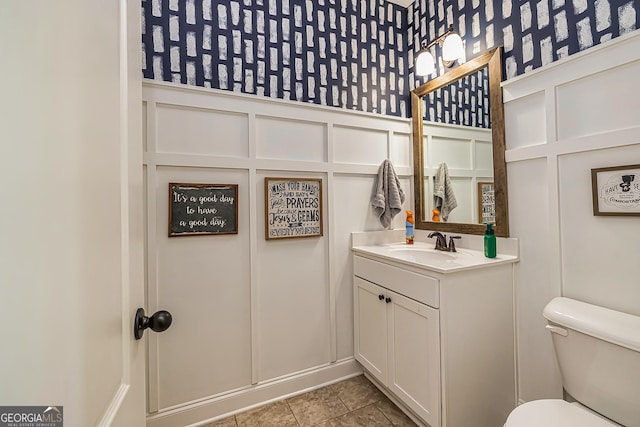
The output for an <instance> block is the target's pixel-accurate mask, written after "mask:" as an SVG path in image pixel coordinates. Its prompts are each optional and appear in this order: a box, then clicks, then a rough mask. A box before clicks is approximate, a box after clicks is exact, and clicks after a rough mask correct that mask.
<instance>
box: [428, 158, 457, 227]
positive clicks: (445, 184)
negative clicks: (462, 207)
mask: <svg viewBox="0 0 640 427" xmlns="http://www.w3.org/2000/svg"><path fill="white" fill-rule="evenodd" d="M433 204H434V205H435V206H434V207H435V208H436V209H438V210H439V211H440V219H442V221H445V222H446V221H447V219H448V218H449V213H450V212H451V211H452V210H454V209H455V208H456V207H457V206H458V201H457V200H456V196H455V194H453V186H452V185H451V178H449V168H448V167H447V164H446V163H444V162H443V163H440V166H439V167H438V171H437V172H436V176H435V182H434V188H433Z"/></svg>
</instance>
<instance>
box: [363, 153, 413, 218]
mask: <svg viewBox="0 0 640 427" xmlns="http://www.w3.org/2000/svg"><path fill="white" fill-rule="evenodd" d="M404 198H405V196H404V191H402V187H401V186H400V180H399V179H398V176H397V175H396V171H395V170H394V169H393V165H392V164H391V162H390V161H389V160H385V161H384V162H382V164H381V165H380V168H379V169H378V175H377V176H376V178H375V181H374V183H373V191H372V194H371V206H373V209H374V211H375V212H376V214H377V215H378V216H379V217H380V223H381V224H382V226H383V227H384V228H388V227H389V225H391V220H392V219H393V217H394V216H396V215H397V214H398V213H399V212H400V211H401V210H402V204H403V203H404Z"/></svg>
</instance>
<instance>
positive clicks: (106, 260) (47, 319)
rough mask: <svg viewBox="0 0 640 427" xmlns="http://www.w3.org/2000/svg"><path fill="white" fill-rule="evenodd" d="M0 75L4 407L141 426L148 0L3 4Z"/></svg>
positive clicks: (0, 395) (69, 423)
mask: <svg viewBox="0 0 640 427" xmlns="http://www.w3.org/2000/svg"><path fill="white" fill-rule="evenodd" d="M0 64H1V65H0V67H1V68H0V186H1V188H2V189H1V190H0V199H1V200H2V201H1V202H0V227H2V230H1V232H0V316H1V321H0V378H2V386H0V405H2V406H8V405H15V406H44V407H47V406H55V407H57V408H58V410H60V409H62V414H63V417H64V426H65V427H74V426H78V427H87V426H95V425H104V426H107V425H114V426H144V424H145V405H144V344H143V343H144V340H140V341H135V340H134V339H133V337H132V335H133V333H132V329H133V327H132V322H133V314H134V312H135V309H136V308H137V307H138V306H142V303H143V295H144V294H143V263H142V258H143V252H142V251H143V245H142V242H143V234H142V210H143V209H142V200H143V199H142V193H141V189H142V170H141V164H142V161H141V155H140V154H139V153H141V148H140V146H141V119H140V115H141V114H140V109H141V101H140V91H141V87H140V3H139V2H135V1H132V2H126V1H125V0H120V1H100V2H97V1H86V0H58V1H38V2H32V1H20V0H10V1H2V2H0ZM60 407H62V408H60Z"/></svg>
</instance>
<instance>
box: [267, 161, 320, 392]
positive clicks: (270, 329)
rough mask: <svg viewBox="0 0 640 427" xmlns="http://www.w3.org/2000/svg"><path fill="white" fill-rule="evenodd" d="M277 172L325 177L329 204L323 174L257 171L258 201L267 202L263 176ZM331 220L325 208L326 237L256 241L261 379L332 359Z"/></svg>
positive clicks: (279, 173) (307, 367)
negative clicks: (328, 225)
mask: <svg viewBox="0 0 640 427" xmlns="http://www.w3.org/2000/svg"><path fill="white" fill-rule="evenodd" d="M273 176H276V177H290V176H291V177H293V176H295V177H304V178H321V179H323V181H324V182H323V189H324V191H323V205H324V206H326V205H327V202H326V200H327V191H326V187H327V186H326V178H324V177H323V176H318V175H309V174H306V173H295V174H292V173H286V174H285V173H282V172H279V171H258V172H257V182H256V184H255V185H257V186H258V187H257V188H256V194H257V197H256V203H257V205H258V206H264V204H265V199H264V192H263V186H262V185H263V184H262V183H263V179H264V178H265V177H273ZM326 220H327V217H326V213H325V215H323V223H325V225H324V232H323V234H324V235H323V236H322V237H304V238H290V239H276V240H265V239H263V238H261V239H258V241H257V243H258V258H257V259H256V261H255V262H256V265H257V288H258V295H257V298H258V301H259V302H260V307H259V310H258V313H257V315H258V325H259V328H260V331H259V336H260V339H259V341H258V342H257V343H256V344H257V345H258V348H259V352H260V363H259V377H258V381H259V382H264V381H268V380H272V379H274V378H278V377H281V376H284V375H288V374H290V373H292V372H299V371H303V370H306V369H310V368H314V367H317V366H321V365H325V364H328V363H329V362H330V361H331V354H330V351H329V350H330V342H329V341H330V339H331V336H330V333H329V331H330V329H329V325H330V320H331V319H330V317H329V315H330V307H329V271H328V269H327V263H328V261H327V254H328V237H327V236H328V235H329V233H328V230H327V227H326ZM264 228H265V217H264V215H260V214H259V215H258V223H257V230H264Z"/></svg>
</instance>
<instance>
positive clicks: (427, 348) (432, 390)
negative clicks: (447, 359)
mask: <svg viewBox="0 0 640 427" xmlns="http://www.w3.org/2000/svg"><path fill="white" fill-rule="evenodd" d="M387 305H388V311H387V316H388V331H389V378H388V379H389V381H388V382H387V384H388V387H389V388H390V389H391V391H392V392H393V393H395V394H396V395H397V396H398V397H399V398H401V399H402V401H403V402H405V403H406V404H407V405H408V406H409V407H410V408H411V409H412V410H413V411H415V412H416V414H417V415H419V416H420V417H421V418H422V419H424V420H425V421H426V422H427V423H429V425H430V426H432V427H438V426H440V412H441V411H440V319H439V314H438V310H436V309H433V308H431V307H429V306H427V305H424V304H421V303H418V302H416V301H414V300H412V299H409V298H406V297H404V296H402V295H398V294H395V293H393V294H392V295H391V301H390V302H389V304H387Z"/></svg>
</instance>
